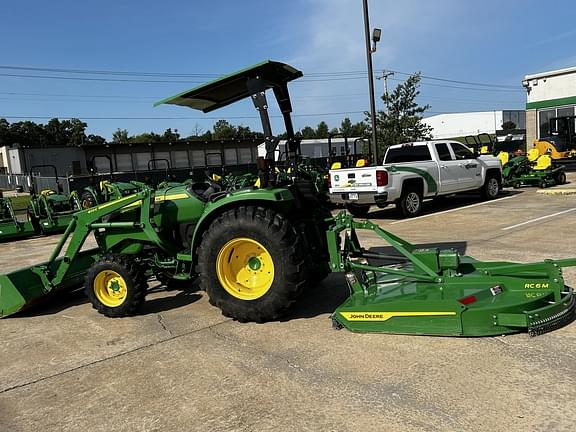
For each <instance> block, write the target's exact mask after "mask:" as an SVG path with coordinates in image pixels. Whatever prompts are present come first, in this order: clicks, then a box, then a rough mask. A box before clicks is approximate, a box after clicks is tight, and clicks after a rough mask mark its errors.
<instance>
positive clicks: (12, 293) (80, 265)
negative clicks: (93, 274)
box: [0, 250, 98, 318]
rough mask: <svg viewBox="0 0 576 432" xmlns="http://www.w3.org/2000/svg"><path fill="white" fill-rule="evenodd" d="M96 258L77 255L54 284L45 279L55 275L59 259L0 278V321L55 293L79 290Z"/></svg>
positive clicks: (93, 252) (89, 253)
mask: <svg viewBox="0 0 576 432" xmlns="http://www.w3.org/2000/svg"><path fill="white" fill-rule="evenodd" d="M97 258H98V254H97V251H96V250H89V251H84V252H80V253H79V254H78V255H77V256H76V257H75V258H74V260H73V261H72V262H71V263H70V268H69V269H68V271H67V273H66V276H65V278H64V279H62V281H61V282H60V283H59V284H58V285H53V284H52V283H51V282H50V277H49V276H50V275H54V274H56V272H57V270H58V268H59V266H60V263H61V262H62V258H59V259H56V260H55V261H53V262H52V263H43V264H39V265H35V266H32V267H27V268H24V269H20V270H16V271H13V272H11V273H7V274H4V275H0V318H4V317H6V316H8V315H12V314H14V313H16V312H19V311H21V310H23V309H25V308H27V307H28V306H30V305H32V304H33V303H36V302H38V301H40V300H42V299H44V298H46V297H47V296H48V295H49V294H52V293H54V292H56V291H62V290H71V289H74V288H78V287H80V286H81V285H82V284H83V283H84V279H85V277H86V272H87V271H88V268H90V266H91V265H92V264H93V263H94V262H95V261H96V260H97Z"/></svg>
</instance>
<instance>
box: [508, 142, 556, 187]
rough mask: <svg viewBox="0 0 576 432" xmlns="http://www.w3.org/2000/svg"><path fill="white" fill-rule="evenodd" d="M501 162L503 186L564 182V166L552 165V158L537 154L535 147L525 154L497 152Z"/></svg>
mask: <svg viewBox="0 0 576 432" xmlns="http://www.w3.org/2000/svg"><path fill="white" fill-rule="evenodd" d="M498 158H499V159H500V162H502V180H503V185H504V186H505V187H507V186H512V187H514V188H516V189H517V188H519V187H521V186H524V185H527V186H539V187H541V188H547V187H549V186H556V185H562V184H564V183H566V172H565V170H564V166H562V165H560V166H552V159H551V158H550V156H548V155H541V156H540V155H539V153H538V150H537V149H532V150H530V151H529V152H528V155H527V156H524V155H520V156H514V157H512V158H510V156H509V154H508V153H506V152H501V153H499V154H498Z"/></svg>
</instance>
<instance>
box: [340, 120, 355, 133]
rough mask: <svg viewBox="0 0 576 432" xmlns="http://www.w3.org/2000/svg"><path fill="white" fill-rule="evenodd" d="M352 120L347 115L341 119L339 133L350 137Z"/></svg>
mask: <svg viewBox="0 0 576 432" xmlns="http://www.w3.org/2000/svg"><path fill="white" fill-rule="evenodd" d="M352 128H353V126H352V122H351V121H350V119H349V118H348V117H346V118H345V119H344V120H342V123H340V133H341V134H342V135H344V136H347V137H351V136H352Z"/></svg>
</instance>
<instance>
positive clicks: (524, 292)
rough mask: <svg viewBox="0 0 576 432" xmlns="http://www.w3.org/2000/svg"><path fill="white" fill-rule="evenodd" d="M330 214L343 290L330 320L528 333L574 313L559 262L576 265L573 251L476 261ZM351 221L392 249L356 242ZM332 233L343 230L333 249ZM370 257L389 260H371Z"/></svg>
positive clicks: (384, 327)
mask: <svg viewBox="0 0 576 432" xmlns="http://www.w3.org/2000/svg"><path fill="white" fill-rule="evenodd" d="M336 221H337V223H336V225H335V226H334V227H333V228H332V229H331V232H330V233H329V234H328V243H329V245H330V244H332V245H333V246H332V247H331V251H330V252H331V266H332V268H333V269H337V268H339V269H340V271H343V272H345V273H346V281H347V283H348V285H349V287H350V291H351V295H350V297H349V298H348V299H347V300H346V301H345V302H344V303H343V304H342V305H340V306H339V307H338V308H337V309H336V311H335V312H334V313H333V314H332V320H333V324H334V326H335V327H336V328H342V327H345V328H347V329H348V330H351V331H354V332H381V333H400V334H419V335H438V336H497V335H503V334H510V333H518V332H528V333H529V334H530V335H531V336H536V335H539V334H542V333H546V332H548V331H552V330H555V329H557V328H560V327H562V326H564V325H567V324H569V323H571V322H572V321H574V319H575V318H576V297H575V294H574V291H573V290H572V289H571V288H570V287H567V286H566V285H565V283H564V279H563V276H562V268H563V267H569V266H576V259H566V260H545V261H543V262H537V263H531V264H519V263H509V262H482V261H477V260H475V259H473V258H470V257H467V256H460V255H459V254H458V252H457V251H455V250H453V249H446V250H440V249H438V248H421V249H419V248H418V247H416V246H414V245H412V244H410V243H408V242H406V241H404V240H402V239H400V238H398V237H396V236H394V235H393V234H391V233H389V232H387V231H384V230H382V229H381V228H380V227H378V226H377V225H375V224H373V223H372V222H369V221H363V222H357V221H354V220H353V219H352V218H351V217H349V216H348V215H342V216H340V215H339V216H338V217H337V218H336ZM356 229H367V230H372V231H374V232H375V233H376V234H377V235H379V236H380V237H381V238H383V239H384V240H386V241H387V242H388V244H390V245H391V246H393V247H394V248H395V249H396V250H397V251H398V252H399V254H396V255H394V256H390V255H382V254H379V253H373V252H370V251H365V250H363V249H362V248H361V246H360V244H359V242H358V238H357V236H356V233H355V230H356ZM343 231H344V233H343ZM334 234H336V235H334ZM339 234H344V239H343V240H344V241H343V247H342V249H341V250H340V251H338V250H337V248H336V245H338V235H339ZM340 240H342V239H341V238H340ZM370 259H372V260H373V261H374V260H382V259H388V260H390V259H392V260H396V261H397V263H396V264H392V265H390V264H388V265H374V264H372V262H373V261H372V262H371V261H369V260H370Z"/></svg>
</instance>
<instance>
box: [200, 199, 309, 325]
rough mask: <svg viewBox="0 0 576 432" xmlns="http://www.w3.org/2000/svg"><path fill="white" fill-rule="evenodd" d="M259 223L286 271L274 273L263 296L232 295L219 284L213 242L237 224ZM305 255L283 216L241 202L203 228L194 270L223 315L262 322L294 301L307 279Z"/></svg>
mask: <svg viewBox="0 0 576 432" xmlns="http://www.w3.org/2000/svg"><path fill="white" fill-rule="evenodd" d="M258 226H260V227H265V228H264V232H265V234H266V235H267V236H269V238H271V239H272V240H273V241H274V242H275V250H274V251H271V253H278V254H279V255H280V256H281V257H282V258H281V259H282V260H283V265H284V266H285V274H284V277H283V278H281V279H280V280H277V279H276V277H275V279H274V282H273V284H274V285H273V286H272V288H271V289H270V291H268V293H266V294H265V295H264V296H263V297H262V298H260V299H257V300H252V301H246V300H239V299H235V298H233V297H232V296H230V295H229V294H228V293H227V292H226V291H225V290H224V289H223V288H222V287H221V286H220V283H219V281H218V277H217V276H216V269H215V268H214V266H215V261H213V260H212V258H211V254H212V256H214V255H215V254H217V251H215V250H214V249H215V248H216V246H215V243H216V242H217V241H218V240H219V238H221V237H222V236H225V235H226V234H227V232H228V231H229V230H231V229H236V228H237V227H243V228H242V229H244V230H246V229H250V227H254V229H257V228H256V227H258ZM256 240H258V241H260V240H259V239H258V238H256ZM305 257H306V254H305V253H304V250H303V248H302V246H301V241H300V239H299V236H298V234H297V232H296V230H295V229H294V228H293V227H292V224H291V223H290V222H289V221H288V220H287V219H286V218H285V217H284V216H282V215H281V214H280V213H278V212H276V211H274V210H271V209H268V208H264V207H256V206H241V207H237V208H234V209H232V210H228V211H226V212H224V213H223V214H222V215H220V216H219V217H218V218H217V219H216V220H215V221H214V222H213V223H212V224H211V225H210V228H209V229H208V230H206V231H205V232H204V234H203V236H202V241H201V243H200V246H199V248H198V261H197V262H198V264H197V266H196V272H197V273H198V275H199V284H200V289H203V290H205V291H206V292H207V294H208V297H209V301H210V304H212V305H213V306H216V307H217V308H219V309H220V310H221V311H222V314H223V315H224V316H227V317H230V318H234V319H236V320H238V321H240V322H250V321H254V322H258V323H261V322H266V321H274V320H277V319H278V318H280V317H281V316H282V315H284V314H285V313H286V312H287V311H288V309H290V307H291V306H292V305H293V304H294V303H295V302H296V300H297V298H298V297H299V295H300V294H301V293H302V291H303V289H304V287H305V285H306V282H307V279H308V277H307V274H308V272H307V271H306V270H307V268H306V261H305ZM275 276H276V275H275Z"/></svg>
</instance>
